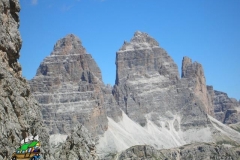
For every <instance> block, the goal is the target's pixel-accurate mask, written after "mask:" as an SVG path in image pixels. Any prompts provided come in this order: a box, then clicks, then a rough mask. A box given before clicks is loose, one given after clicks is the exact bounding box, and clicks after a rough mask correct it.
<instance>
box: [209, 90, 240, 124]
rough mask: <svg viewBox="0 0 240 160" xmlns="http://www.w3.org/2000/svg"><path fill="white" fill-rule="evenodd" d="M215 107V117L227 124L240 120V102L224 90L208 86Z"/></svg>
mask: <svg viewBox="0 0 240 160" xmlns="http://www.w3.org/2000/svg"><path fill="white" fill-rule="evenodd" d="M208 92H209V94H210V95H211V97H212V98H211V99H212V104H213V107H214V114H215V118H216V119H217V120H219V121H220V122H222V123H225V124H235V123H238V122H240V104H239V102H238V101H237V100H236V99H234V98H229V97H228V95H227V94H226V93H224V92H220V91H216V90H214V89H213V87H212V86H208Z"/></svg>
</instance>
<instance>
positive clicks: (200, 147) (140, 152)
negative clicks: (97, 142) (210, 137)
mask: <svg viewBox="0 0 240 160" xmlns="http://www.w3.org/2000/svg"><path fill="white" fill-rule="evenodd" d="M239 156H240V148H239V147H227V146H222V145H217V144H207V143H196V144H190V145H185V146H181V147H179V148H174V149H169V150H156V149H155V148H154V147H151V146H134V147H131V148H129V149H127V150H126V151H124V152H122V153H121V154H120V155H118V156H116V160H125V159H128V160H157V159H164V160H168V159H169V160H170V159H171V160H181V159H183V160H192V159H202V160H208V159H232V160H238V159H239Z"/></svg>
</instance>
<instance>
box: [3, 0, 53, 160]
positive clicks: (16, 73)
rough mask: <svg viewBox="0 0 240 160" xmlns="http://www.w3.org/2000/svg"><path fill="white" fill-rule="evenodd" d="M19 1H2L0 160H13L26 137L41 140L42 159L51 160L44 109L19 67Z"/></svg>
mask: <svg viewBox="0 0 240 160" xmlns="http://www.w3.org/2000/svg"><path fill="white" fill-rule="evenodd" d="M19 11H20V6H19V1H18V0H1V1H0V24H1V25H0V33H1V34H0V133H1V134H0V160H2V159H10V157H11V155H12V153H13V152H14V151H15V149H16V148H17V147H19V146H20V141H21V140H22V139H24V138H25V137H27V136H30V135H32V136H36V135H38V136H39V139H40V140H41V141H42V155H43V157H44V158H46V159H50V157H49V155H50V153H49V147H50V146H49V134H48V131H47V129H46V127H45V126H44V124H43V121H42V112H41V107H40V106H39V105H38V103H37V101H36V100H35V99H34V98H33V97H32V94H31V93H30V87H29V85H28V83H27V81H26V79H24V78H23V77H22V74H21V70H22V69H21V66H20V64H19V63H18V58H19V56H20V54H19V51H20V49H21V46H22V40H21V37H20V33H19V31H18V27H19Z"/></svg>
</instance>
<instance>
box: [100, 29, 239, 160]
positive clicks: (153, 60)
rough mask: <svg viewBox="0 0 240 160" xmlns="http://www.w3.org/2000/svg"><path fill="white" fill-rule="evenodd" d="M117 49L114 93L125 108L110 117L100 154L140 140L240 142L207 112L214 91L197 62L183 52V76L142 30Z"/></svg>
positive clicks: (159, 143)
mask: <svg viewBox="0 0 240 160" xmlns="http://www.w3.org/2000/svg"><path fill="white" fill-rule="evenodd" d="M116 54H117V55H116V66H117V73H116V82H115V86H114V88H113V96H114V98H115V100H116V103H117V105H118V106H119V107H120V108H121V110H122V111H123V112H122V114H120V116H119V114H116V116H119V118H118V121H116V120H115V119H114V120H115V121H114V120H113V119H112V118H111V117H108V126H109V127H108V130H107V131H106V132H105V133H104V136H103V137H100V140H99V144H98V145H97V152H98V153H99V156H100V157H104V156H106V154H107V155H108V156H109V157H108V158H109V159H111V158H112V157H113V155H114V153H115V154H116V153H117V152H119V151H122V150H124V149H126V148H127V147H131V146H134V145H139V144H148V145H151V146H154V147H155V148H158V149H161V148H172V147H177V146H181V145H184V144H189V143H195V142H218V141H226V142H228V141H229V143H230V141H231V142H233V141H237V143H239V140H238V139H237V138H236V137H239V136H240V134H239V133H237V132H236V131H233V130H231V129H230V128H225V126H224V125H223V126H222V124H220V123H218V122H217V121H215V120H214V118H212V117H211V116H208V115H212V116H214V112H213V111H214V106H213V102H214V97H213V95H215V93H214V92H209V91H208V89H209V88H208V87H207V86H206V80H205V76H204V72H203V68H202V66H201V65H200V64H199V63H197V62H194V63H192V60H191V59H190V58H188V57H184V58H183V61H182V76H181V79H180V78H179V73H178V68H177V65H176V64H175V63H174V61H173V60H172V58H171V57H170V56H169V55H168V54H167V52H166V51H164V49H162V48H161V47H160V46H159V44H158V42H156V40H154V39H153V38H152V37H150V36H149V35H148V34H146V33H142V32H136V33H135V34H134V36H133V38H132V39H131V41H130V42H124V44H123V46H122V48H121V49H120V50H119V51H118V52H117V53H116ZM110 113H112V112H110ZM108 114H109V112H108ZM229 114H233V113H232V112H231V113H229ZM235 135H236V136H235ZM127 152H128V151H127ZM110 153H111V154H110ZM104 154H105V155H104ZM141 154H142V152H141ZM125 158H128V157H125ZM123 159H124V158H123Z"/></svg>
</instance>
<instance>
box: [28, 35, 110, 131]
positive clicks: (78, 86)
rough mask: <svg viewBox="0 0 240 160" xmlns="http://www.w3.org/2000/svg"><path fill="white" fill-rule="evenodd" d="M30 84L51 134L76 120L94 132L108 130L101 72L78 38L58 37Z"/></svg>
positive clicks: (70, 125)
mask: <svg viewBox="0 0 240 160" xmlns="http://www.w3.org/2000/svg"><path fill="white" fill-rule="evenodd" d="M29 83H30V85H31V91H32V92H33V93H34V96H35V98H36V99H37V100H38V102H39V103H40V104H41V106H42V113H43V116H44V122H45V124H47V126H48V127H49V130H50V134H56V133H61V134H68V133H70V131H71V129H72V128H74V126H76V125H77V124H78V123H81V124H84V125H85V126H86V127H87V128H88V130H89V131H90V132H91V133H93V135H98V134H102V133H104V132H105V130H106V129H107V116H106V113H105V109H104V108H103V103H104V96H103V92H102V88H104V85H103V82H102V75H101V71H100V69H99V67H98V66H97V64H96V62H95V61H94V59H93V58H92V56H91V55H90V54H87V52H86V50H85V48H84V47H83V46H82V44H81V41H80V39H79V38H78V37H76V36H74V35H72V34H70V35H67V36H66V37H64V38H62V39H60V40H59V41H58V42H57V43H56V44H55V46H54V49H53V52H52V53H51V54H50V56H48V57H46V58H45V59H44V60H43V62H42V63H41V64H40V66H39V68H38V70H37V74H36V76H35V77H34V78H33V79H32V80H31V81H29Z"/></svg>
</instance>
